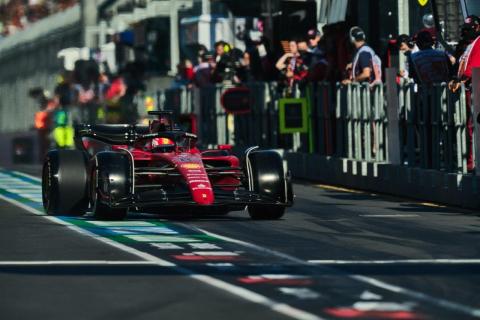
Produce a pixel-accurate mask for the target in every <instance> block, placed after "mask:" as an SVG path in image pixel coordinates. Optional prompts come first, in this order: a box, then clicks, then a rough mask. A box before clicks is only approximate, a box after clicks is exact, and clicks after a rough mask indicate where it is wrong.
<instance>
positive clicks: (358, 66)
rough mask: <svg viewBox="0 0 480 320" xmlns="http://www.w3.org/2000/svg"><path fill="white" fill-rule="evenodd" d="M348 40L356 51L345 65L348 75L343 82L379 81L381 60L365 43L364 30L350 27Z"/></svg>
mask: <svg viewBox="0 0 480 320" xmlns="http://www.w3.org/2000/svg"><path fill="white" fill-rule="evenodd" d="M350 41H351V42H352V44H353V45H354V46H355V49H356V53H355V55H354V57H353V61H352V62H351V63H350V64H348V65H347V71H349V73H350V77H349V78H348V79H345V80H344V81H343V83H344V84H347V83H350V82H369V83H373V82H374V81H381V62H380V60H379V58H378V56H377V55H376V54H375V51H373V49H372V48H370V47H369V46H368V45H367V43H366V36H365V32H364V31H363V30H362V29H361V28H360V27H353V28H352V29H350Z"/></svg>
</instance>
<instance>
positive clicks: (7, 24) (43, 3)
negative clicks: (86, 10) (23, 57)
mask: <svg viewBox="0 0 480 320" xmlns="http://www.w3.org/2000/svg"><path fill="white" fill-rule="evenodd" d="M77 3H78V0H9V1H7V2H6V3H4V4H0V38H2V37H6V36H9V35H12V34H14V33H16V32H18V31H20V30H23V29H25V28H28V26H29V25H30V24H32V23H34V22H36V21H38V20H41V19H43V18H45V17H47V16H49V15H51V14H54V13H56V12H60V11H63V10H66V9H68V8H70V7H72V6H74V5H75V4H77Z"/></svg>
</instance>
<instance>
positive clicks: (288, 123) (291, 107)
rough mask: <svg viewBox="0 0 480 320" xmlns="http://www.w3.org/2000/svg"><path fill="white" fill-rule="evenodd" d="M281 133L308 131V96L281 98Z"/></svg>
mask: <svg viewBox="0 0 480 320" xmlns="http://www.w3.org/2000/svg"><path fill="white" fill-rule="evenodd" d="M278 107H279V110H278V112H279V120H280V133H281V134H287V133H297V132H299V133H308V104H307V99H306V98H284V99H280V100H279V106H278Z"/></svg>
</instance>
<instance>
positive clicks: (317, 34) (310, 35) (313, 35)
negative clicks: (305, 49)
mask: <svg viewBox="0 0 480 320" xmlns="http://www.w3.org/2000/svg"><path fill="white" fill-rule="evenodd" d="M321 35H322V33H321V32H320V30H318V29H310V30H308V32H307V36H308V38H309V39H315V38H316V37H320V36H321Z"/></svg>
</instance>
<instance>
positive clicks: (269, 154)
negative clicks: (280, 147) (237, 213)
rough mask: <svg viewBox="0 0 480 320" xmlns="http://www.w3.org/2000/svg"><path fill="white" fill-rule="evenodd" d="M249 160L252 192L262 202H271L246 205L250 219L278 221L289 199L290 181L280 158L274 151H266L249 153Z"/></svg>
mask: <svg viewBox="0 0 480 320" xmlns="http://www.w3.org/2000/svg"><path fill="white" fill-rule="evenodd" d="M249 159H250V163H251V180H252V181H251V182H252V183H253V190H254V191H255V192H256V193H258V194H259V195H260V197H261V198H262V201H271V202H272V204H251V205H248V213H249V214H250V217H251V218H252V219H256V220H262V219H280V218H281V217H282V216H283V215H284V213H285V205H286V204H287V202H288V200H289V197H290V196H289V195H290V192H289V187H290V181H289V179H288V181H287V177H286V174H285V170H284V167H283V159H282V157H281V156H280V154H278V153H277V152H275V151H270V150H266V151H255V152H253V153H251V154H250V155H249Z"/></svg>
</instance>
